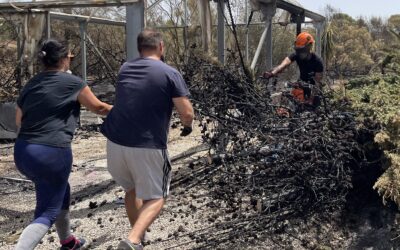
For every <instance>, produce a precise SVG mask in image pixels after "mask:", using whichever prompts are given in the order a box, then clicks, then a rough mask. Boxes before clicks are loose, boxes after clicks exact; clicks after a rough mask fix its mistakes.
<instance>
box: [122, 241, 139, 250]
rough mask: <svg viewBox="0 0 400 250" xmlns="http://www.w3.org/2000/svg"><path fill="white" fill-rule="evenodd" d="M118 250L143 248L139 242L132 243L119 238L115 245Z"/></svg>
mask: <svg viewBox="0 0 400 250" xmlns="http://www.w3.org/2000/svg"><path fill="white" fill-rule="evenodd" d="M117 249H118V250H143V245H142V244H141V243H140V244H133V243H132V242H130V241H129V240H121V241H120V242H119V245H118V247H117Z"/></svg>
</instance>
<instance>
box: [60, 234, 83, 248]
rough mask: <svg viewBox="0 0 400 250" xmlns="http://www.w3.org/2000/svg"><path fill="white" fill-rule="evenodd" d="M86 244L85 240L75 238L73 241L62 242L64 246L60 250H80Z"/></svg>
mask: <svg viewBox="0 0 400 250" xmlns="http://www.w3.org/2000/svg"><path fill="white" fill-rule="evenodd" d="M85 243H86V240H85V239H77V238H75V237H73V238H72V239H69V240H65V241H63V242H61V244H62V246H61V247H60V250H79V249H81V247H82V246H83V245H85Z"/></svg>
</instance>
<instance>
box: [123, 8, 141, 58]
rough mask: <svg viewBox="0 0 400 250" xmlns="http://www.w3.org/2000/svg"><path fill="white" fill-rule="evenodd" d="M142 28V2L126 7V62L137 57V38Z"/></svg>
mask: <svg viewBox="0 0 400 250" xmlns="http://www.w3.org/2000/svg"><path fill="white" fill-rule="evenodd" d="M143 28H144V2H143V0H142V1H139V2H136V3H134V4H132V5H128V6H126V52H127V60H131V59H134V58H136V57H138V56H139V51H138V50H137V36H138V35H139V33H140V32H141V31H142V30H143Z"/></svg>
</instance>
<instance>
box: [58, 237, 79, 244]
mask: <svg viewBox="0 0 400 250" xmlns="http://www.w3.org/2000/svg"><path fill="white" fill-rule="evenodd" d="M71 241H76V239H75V236H73V235H71V236H69V237H68V238H66V239H65V240H62V241H60V243H61V245H66V244H68V243H70V242H71Z"/></svg>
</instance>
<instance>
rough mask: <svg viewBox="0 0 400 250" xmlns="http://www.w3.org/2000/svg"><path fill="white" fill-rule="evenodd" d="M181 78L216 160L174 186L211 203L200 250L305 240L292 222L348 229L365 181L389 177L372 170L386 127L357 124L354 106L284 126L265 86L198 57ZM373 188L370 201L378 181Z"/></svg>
mask: <svg viewBox="0 0 400 250" xmlns="http://www.w3.org/2000/svg"><path fill="white" fill-rule="evenodd" d="M182 71H183V75H184V78H185V80H186V82H187V84H188V86H189V88H190V91H191V94H192V100H193V103H194V106H195V109H196V111H197V118H198V119H199V120H200V124H199V126H200V127H201V131H202V138H203V141H204V143H206V144H207V145H209V151H210V153H211V154H210V155H212V156H210V158H209V161H208V163H206V164H205V163H204V162H203V161H195V162H194V163H190V164H189V165H188V166H187V167H188V169H187V170H186V171H181V172H178V173H176V175H177V176H176V177H175V181H174V182H173V184H172V186H179V187H180V188H186V189H187V190H189V189H192V188H200V187H201V188H202V189H204V190H207V192H208V194H207V196H209V197H212V199H210V200H209V201H207V202H206V204H205V206H206V207H207V208H208V209H210V211H216V212H215V213H213V212H210V217H209V218H206V219H208V221H209V222H210V223H211V224H212V225H213V226H211V227H210V228H209V229H207V230H205V231H203V232H201V233H199V234H196V235H192V237H191V238H192V240H193V241H196V242H197V248H199V249H202V248H208V247H211V246H212V247H216V246H218V247H220V248H224V247H229V246H232V245H235V244H248V243H249V242H255V241H258V240H262V241H263V240H265V239H266V238H269V239H271V237H272V236H271V233H272V235H274V234H276V235H279V234H285V235H286V236H287V237H288V238H286V240H288V241H290V240H289V239H290V238H293V237H294V238H296V237H298V234H299V232H297V233H293V232H290V231H291V229H290V228H292V226H290V225H292V223H294V224H296V223H300V224H304V223H305V224H307V223H308V222H309V221H312V220H317V221H320V222H321V223H323V221H325V222H326V221H334V220H336V219H337V220H338V221H339V220H340V218H341V217H342V215H343V213H344V212H345V208H346V207H347V206H348V205H349V201H348V199H349V193H350V192H351V190H352V189H353V185H354V184H355V185H360V183H355V182H357V181H358V182H360V181H359V179H360V178H359V176H360V175H362V176H365V178H372V179H373V180H376V178H377V177H378V176H379V174H381V173H382V172H381V169H380V163H379V161H378V162H376V161H375V162H373V161H374V159H377V158H379V156H380V154H381V153H382V152H381V151H380V150H379V149H377V148H376V147H375V146H374V145H373V143H372V146H371V141H372V140H373V135H374V133H376V130H377V129H378V128H377V126H376V124H374V123H373V122H364V123H361V122H358V121H356V119H355V114H354V113H353V111H352V110H351V108H350V105H349V103H348V102H346V101H334V100H333V99H332V98H331V97H330V96H329V94H325V96H324V99H325V101H324V102H323V103H324V104H323V105H322V106H321V107H320V109H318V110H316V111H315V112H310V111H307V112H300V113H295V114H293V115H292V116H291V117H279V116H277V114H276V107H275V106H273V105H271V104H270V103H271V102H270V97H269V96H270V93H268V91H267V89H268V88H267V87H266V86H265V83H263V82H258V81H251V80H249V78H248V77H246V76H245V75H244V74H243V73H242V72H241V70H240V69H238V68H235V67H229V66H222V65H219V64H216V63H212V62H210V60H208V59H206V58H203V57H201V56H198V55H194V54H192V55H191V56H189V58H188V62H187V63H186V64H185V66H184V67H183V68H182ZM365 178H364V180H365ZM364 185H365V183H364ZM366 185H371V186H369V187H367V188H366V189H367V190H364V191H365V192H370V190H372V185H373V181H372V182H371V183H369V184H366ZM364 187H365V186H364ZM192 209H196V208H195V207H192ZM311 218H313V219H311ZM296 221H297V222H296ZM303 230H305V231H307V230H309V229H307V228H303ZM278 241H281V243H282V244H283V245H285V243H284V242H283V241H282V239H278ZM287 243H288V244H289V245H290V243H289V242H287ZM304 244H306V245H307V244H309V242H308V243H307V242H304Z"/></svg>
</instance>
